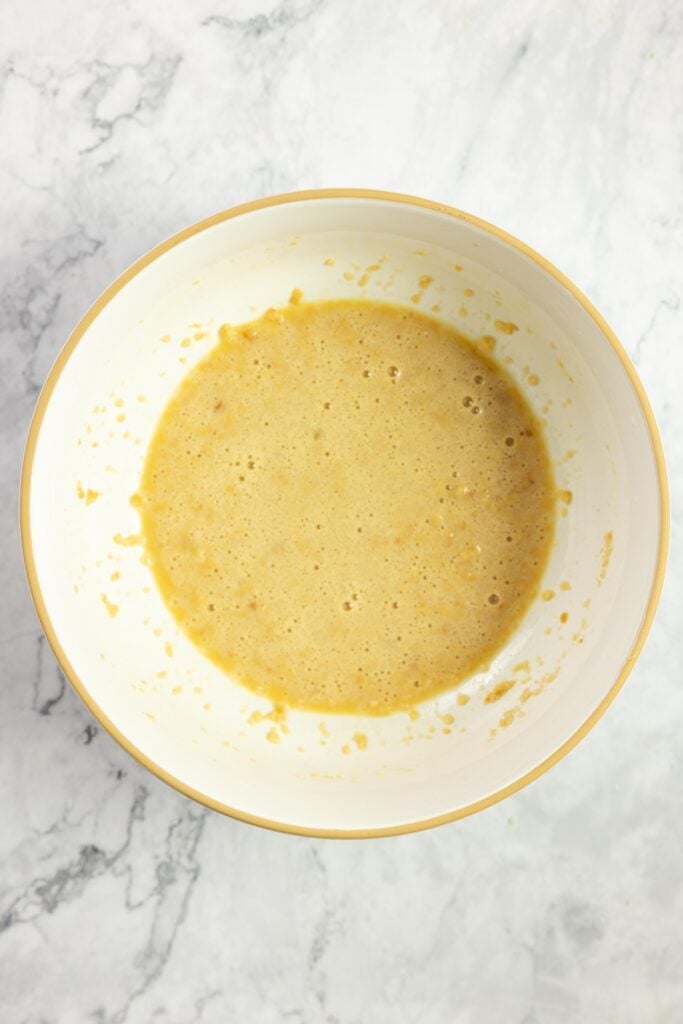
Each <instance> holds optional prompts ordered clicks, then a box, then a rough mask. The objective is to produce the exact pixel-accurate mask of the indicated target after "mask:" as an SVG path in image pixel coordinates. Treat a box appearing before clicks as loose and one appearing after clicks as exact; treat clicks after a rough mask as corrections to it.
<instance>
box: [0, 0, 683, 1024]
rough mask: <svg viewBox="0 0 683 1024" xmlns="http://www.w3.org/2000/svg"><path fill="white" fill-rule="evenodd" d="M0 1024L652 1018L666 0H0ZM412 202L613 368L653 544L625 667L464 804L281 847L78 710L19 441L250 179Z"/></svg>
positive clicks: (676, 404) (670, 96) (669, 752)
mask: <svg viewBox="0 0 683 1024" xmlns="http://www.w3.org/2000/svg"><path fill="white" fill-rule="evenodd" d="M0 53H1V58H2V59H1V62H0V75H1V78H0V139H1V140H2V144H1V145H0V236H1V237H2V248H1V250H0V331H1V347H0V359H1V366H2V371H1V373H0V392H1V398H0V431H1V434H0V472H1V474H2V492H1V504H0V511H1V515H2V521H1V524H2V530H1V537H2V540H1V543H2V553H1V556H0V606H1V608H2V617H1V643H0V661H1V665H2V669H1V671H2V688H1V690H0V762H1V771H0V822H1V823H2V824H1V826H0V864H1V865H2V867H1V870H0V1020H2V1022H3V1024H80V1022H86V1021H88V1022H90V1021H91V1022H95V1024H150V1022H155V1024H194V1022H198V1024H199V1022H201V1024H214V1022H216V1024H218V1022H220V1024H226V1022H233V1021H234V1022H240V1024H243V1022H258V1024H270V1022H280V1021H291V1022H296V1024H318V1022H321V1024H322V1022H327V1024H383V1022H408V1024H411V1022H415V1024H418V1022H419V1024H442V1022H443V1024H446V1022H447V1024H479V1022H484V1024H489V1022H494V1024H495V1022H499V1021H500V1022H505V1024H548V1022H550V1024H564V1022H572V1024H573V1022H581V1024H592V1022H595V1024H607V1022H617V1024H631V1022H633V1024H641V1022H645V1021H646V1022H648V1024H650V1022H656V1024H665V1022H671V1024H673V1022H678V1021H680V1020H681V1019H683V970H682V965H683V822H682V820H681V814H680V810H681V792H682V791H681V771H682V768H683V763H682V754H681V751H682V750H683V743H682V741H681V736H683V690H682V684H683V640H682V639H681V626H682V625H683V612H682V605H683V532H682V531H681V529H680V527H681V525H682V524H681V509H682V508H683V494H682V489H683V403H681V400H680V387H681V383H680V382H681V379H683V378H682V377H681V375H682V374H683V344H682V340H681V335H682V332H683V312H682V310H681V289H682V284H681V268H682V267H683V226H682V225H683V165H682V163H681V144H682V140H683V9H682V8H681V5H680V3H677V2H676V0H652V3H649V4H637V5H636V4H631V5H624V4H623V3H619V2H617V0H599V2H597V0H596V2H595V3H581V4H575V3H571V2H569V0H563V2H559V3H554V4H543V3H540V2H538V0H504V2H501V3H494V2H492V0H395V2H393V3H389V2H382V0H380V2H378V3H374V4H367V3H364V2H361V0H281V2H277V0H234V2H228V0H195V2H192V3H188V2H186V0H167V2H165V3H163V4H161V3H158V2H154V3H151V2H150V3H142V2H138V0H128V2H125V3H117V4H108V3H104V2H103V0H90V2H88V3H86V2H85V0H64V2H63V3H59V4H57V3H51V2H49V0H33V2H31V3H27V2H24V3H19V2H18V0H4V2H3V4H2V5H1V6H0ZM326 185H327V186H330V185H347V186H365V187H374V188H386V189H395V190H400V191H405V192H413V193H416V194H418V195H425V196H429V197H432V198H435V199H438V200H442V201H445V202H448V203H453V204H454V205H457V206H459V207H461V208H463V209H466V210H469V211H471V212H473V213H476V214H478V215H480V216H482V217H484V218H487V219H489V220H492V221H494V222H496V223H497V224H499V225H501V226H502V227H504V228H506V229H507V230H509V231H511V232H512V233H514V234H516V235H518V236H520V237H521V238H523V239H524V240H525V241H527V242H529V243H530V244H531V245H532V246H534V247H535V248H537V249H539V250H540V251H541V252H543V253H544V254H545V255H547V256H548V257H549V258H550V259H551V260H553V261H554V262H555V263H556V264H557V265H558V266H560V267H561V268H562V269H563V270H565V271H566V272H567V273H568V274H569V275H570V276H571V277H572V278H573V279H574V280H575V281H576V282H577V283H578V284H579V285H580V286H581V287H582V288H583V289H584V290H585V291H586V292H587V294H588V295H589V296H590V297H591V299H593V301H594V302H595V303H596V304H597V305H598V307H599V308H600V309H601V311H602V312H603V313H604V314H605V316H606V317H607V319H608V320H609V321H610V322H611V324H612V325H613V327H614V328H615V329H616V331H617V333H618V334H619V335H620V337H621V338H622V340H623V342H624V344H625V345H626V347H627V349H628V350H629V352H630V353H631V355H632V357H633V359H634V361H635V362H636V364H637V367H638V370H639V372H640V374H641V376H642V379H643V381H644V383H645V386H646V388H647V389H648V391H649V394H650V397H651V400H652V402H653V405H654V409H655V413H656V415H657V417H658V420H659V423H660V426H661V429H662V433H663V437H664V443H665V447H666V451H667V457H668V463H669V470H670V476H671V485H672V491H673V494H672V497H673V508H674V521H673V542H672V550H671V558H670V565H669V573H668V580H667V583H666V586H665V591H664V595H663V599H662V603H661V608H660V611H659V614H658V617H657V620H656V623H655V625H654V628H653V630H652V633H651V635H650V638H649V640H648V642H647V646H646V649H645V652H644V654H643V656H642V658H641V660H640V661H639V663H638V665H637V666H636V668H635V670H634V672H633V674H632V676H631V678H630V680H629V682H628V684H627V686H626V687H625V689H624V691H623V693H622V694H621V695H620V696H619V698H618V699H617V701H616V703H615V704H614V706H613V707H612V709H611V710H610V711H609V712H608V714H607V715H606V716H605V718H604V719H603V720H602V721H601V722H600V724H599V725H598V726H597V727H596V728H595V729H594V730H593V732H592V733H591V734H590V735H589V736H588V737H587V738H586V739H585V740H584V741H583V742H582V743H581V744H580V745H579V747H578V748H577V749H576V750H574V751H573V752H572V753H571V754H570V755H569V756H568V757H567V758H566V759H565V760H564V761H562V762H561V763H560V764H559V765H558V766H557V767H556V768H554V769H553V770H552V771H551V772H550V773H548V774H547V775H545V776H544V777H543V778H541V779H540V780H539V781H537V782H535V783H534V784H533V785H532V786H530V787H529V788H527V789H526V790H524V791H523V792H521V793H519V794H517V795H516V796H514V797H513V798H510V799H508V800H506V801H505V802H504V803H502V804H499V805H497V806H495V807H492V808H491V809H489V810H487V811H485V812H483V813H481V814H479V815H476V816H474V817H473V818H470V819H467V820H464V821H461V822H458V823H454V824H452V825H449V826H445V827H442V828H440V829H437V830H435V831H432V832H427V833H423V834H418V835H413V836H408V837H404V838H396V839H389V840H379V841H371V842H363V841H352V842H334V841H313V840H307V839H300V838H294V837H289V836H284V835H278V834H274V833H269V832H265V831H261V830H259V829H257V828H253V827H250V826H247V825H243V824H239V823H237V822H233V821H231V820H228V819H224V818H221V817H219V816H218V815H216V814H212V813H209V812H207V811H205V810H203V809H202V808H200V807H199V806H197V805H195V804H193V803H191V802H190V801H189V800H187V799H185V798H183V797H182V796H180V795H178V794H177V793H175V792H174V791H172V790H170V789H168V788H167V787H166V786H164V785H163V784H162V783H160V782H158V781H157V780H155V779H154V778H152V777H151V776H150V775H149V774H148V773H147V772H146V771H145V770H143V768H141V767H140V766H139V765H138V764H137V763H135V762H134V761H133V760H131V758H130V757H128V756H127V755H126V754H125V753H124V752H123V751H122V750H121V749H120V748H119V747H118V746H117V745H116V744H115V743H114V741H113V740H112V739H110V738H109V736H108V735H107V734H106V733H104V732H103V731H102V730H101V729H99V728H98V727H97V725H96V724H95V722H94V721H93V720H92V719H91V717H90V716H89V714H88V713H87V711H86V710H85V708H84V707H83V705H82V704H81V703H80V701H79V699H78V698H77V697H76V695H75V694H74V692H73V691H72V690H71V688H70V686H69V685H68V684H67V683H65V680H64V678H63V676H62V675H61V674H60V672H59V670H58V668H57V666H56V663H55V661H54V658H53V657H52V655H51V653H50V651H49V649H48V647H47V644H46V642H45V640H44V639H43V637H42V634H41V631H40V628H39V626H38V622H37V619H36V616H35V613H34V611H33V607H32V604H31V601H30V598H29V595H28V592H27V588H26V585H25V582H24V574H23V569H22V563H21V555H20V550H19V543H18V530H17V514H16V503H17V497H16V492H17V483H18V474H19V468H20V460H21V452H22V446H23V442H24V437H25V433H26V429H27V424H28V421H29V417H30V415H31V410H32V408H33V405H34V403H35V400H36V397H37V394H38V391H39V388H40V386H41V383H42V381H43V380H44V378H45V376H46V373H47V371H48V369H49V367H50V364H51V362H52V360H53V359H54V357H55V355H56V353H57V351H58V350H59V348H60V346H61V345H62V343H63V342H64V340H65V338H66V336H67V334H68V333H69V331H70V329H71V328H72V326H73V325H74V324H75V322H76V321H77V319H78V318H79V317H80V316H81V314H82V313H83V311H84V310H85V309H86V307H87V306H88V305H89V304H90V303H91V302H92V300H93V299H94V298H95V297H96V296H97V295H98V293H99V292H100V291H101V290H102V289H103V287H104V286H105V285H106V284H107V283H108V282H109V281H110V280H111V279H112V278H113V277H114V276H115V275H116V274H118V273H119V272H120V271H121V270H122V269H123V268H124V267H125V266H126V265H127V264H128V263H130V262H131V261H132V260H133V259H134V258H135V257H137V256H138V255H140V254H141V253H142V252H143V251H145V250H146V249H148V248H150V247H151V246H152V245H153V244H154V243H156V242H157V241H158V240H159V239H161V238H163V237H165V236H167V235H169V234H171V233H172V232H174V231H176V230H178V229H179V228H181V227H183V226H185V225H186V224H188V223H190V222H192V221H194V220H196V219H198V218H200V217H203V216H206V215H208V214H210V213H212V212H214V211H216V210H219V209H221V208H224V207H226V206H230V205H232V204H234V203H238V202H241V201H243V200H247V199H251V198H255V197H258V196H262V195H265V194H268V193H272V192H279V191H286V190H290V189H301V188H309V187H318V186H326Z"/></svg>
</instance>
